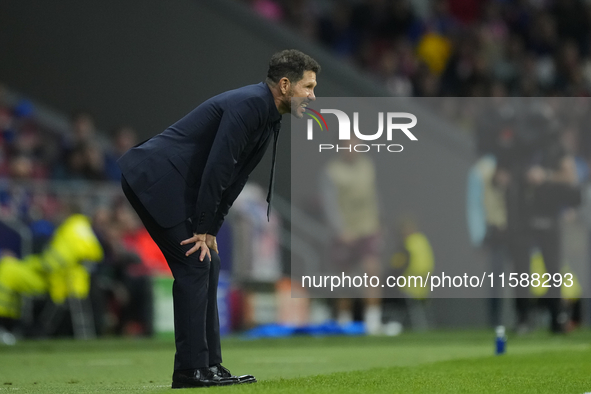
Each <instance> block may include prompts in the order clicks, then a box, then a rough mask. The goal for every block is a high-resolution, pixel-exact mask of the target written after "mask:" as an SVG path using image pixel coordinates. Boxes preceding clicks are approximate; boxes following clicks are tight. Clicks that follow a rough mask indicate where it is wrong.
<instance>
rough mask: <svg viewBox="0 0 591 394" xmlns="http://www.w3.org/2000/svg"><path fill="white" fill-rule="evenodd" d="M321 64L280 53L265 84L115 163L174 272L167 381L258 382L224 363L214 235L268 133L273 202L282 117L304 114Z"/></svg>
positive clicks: (209, 107) (208, 108)
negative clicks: (172, 354) (170, 362)
mask: <svg viewBox="0 0 591 394" xmlns="http://www.w3.org/2000/svg"><path fill="white" fill-rule="evenodd" d="M319 71H320V66H319V65H318V63H317V62H316V61H315V60H314V59H312V58H311V57H309V56H308V55H305V54H303V53H302V52H299V51H297V50H285V51H282V52H278V53H276V54H275V55H273V56H272V58H271V61H270V62H269V70H268V73H267V79H266V81H265V82H261V83H259V84H256V85H249V86H245V87H242V88H239V89H236V90H231V91H228V92H225V93H222V94H220V95H218V96H215V97H213V98H211V99H209V100H207V101H205V102H204V103H202V104H201V105H199V106H198V107H197V108H195V109H194V110H193V111H191V112H190V113H189V114H188V115H186V116H185V117H184V118H182V119H181V120H179V121H178V122H176V123H175V124H173V125H172V126H170V127H168V128H167V129H166V130H164V132H162V133H160V134H158V135H156V136H154V137H153V138H151V139H149V140H148V141H146V142H144V143H142V144H140V145H138V146H136V147H134V148H132V149H131V150H129V151H128V152H127V153H126V154H125V155H123V157H121V159H119V161H118V163H119V166H120V168H121V172H122V174H123V176H122V180H121V182H122V187H123V191H124V193H125V195H126V196H127V198H128V199H129V201H130V203H131V205H132V206H133V207H134V209H135V210H136V212H137V213H138V215H139V217H140V218H141V220H142V222H143V223H144V225H145V226H146V229H147V230H148V232H149V233H150V235H151V236H152V238H153V239H154V241H155V242H156V244H157V245H158V246H159V247H160V249H161V250H162V253H163V254H164V256H165V257H166V261H167V262H168V265H169V266H170V269H171V271H172V274H173V276H174V285H173V299H174V319H175V320H174V324H175V343H176V355H175V362H174V373H173V382H172V387H173V388H182V387H207V386H220V385H227V384H235V383H246V382H256V379H255V378H254V377H253V376H251V375H244V376H240V377H236V376H234V375H232V374H230V372H229V371H228V370H227V369H226V368H224V367H223V366H222V365H221V362H222V355H221V347H220V335H219V322H218V311H217V301H216V299H217V285H218V276H219V269H220V260H219V256H218V250H217V243H216V238H215V237H216V234H217V232H218V230H219V229H220V227H221V225H222V223H223V221H224V217H225V216H226V214H227V213H228V211H229V209H230V207H231V206H232V203H233V202H234V200H235V199H236V197H238V195H239V194H240V192H241V191H242V188H243V187H244V185H245V184H246V181H247V179H248V176H249V174H250V173H251V172H252V170H253V169H254V168H255V167H256V165H257V164H258V163H259V161H260V160H261V158H262V157H263V155H264V153H265V151H266V149H267V146H268V145H269V143H270V141H271V138H272V137H273V139H274V146H273V164H272V169H271V180H270V184H269V194H268V196H267V201H268V202H269V205H270V204H271V197H272V186H273V177H274V166H275V154H276V148H277V136H278V133H279V129H280V125H281V124H280V121H281V115H282V114H285V113H291V114H292V115H294V116H297V117H300V118H301V117H302V116H303V113H304V111H305V108H306V106H307V105H308V103H309V102H310V101H312V100H315V96H314V87H315V86H316V74H317V73H318V72H319ZM195 252H198V253H195Z"/></svg>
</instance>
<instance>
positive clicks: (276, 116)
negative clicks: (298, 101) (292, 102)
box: [261, 82, 281, 122]
mask: <svg viewBox="0 0 591 394" xmlns="http://www.w3.org/2000/svg"><path fill="white" fill-rule="evenodd" d="M261 84H263V85H264V86H265V88H266V93H267V100H269V120H271V122H279V121H280V120H281V114H280V113H279V110H278V109H277V105H275V98H274V97H273V93H271V88H269V85H267V83H266V82H261Z"/></svg>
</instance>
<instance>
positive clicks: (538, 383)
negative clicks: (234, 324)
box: [0, 330, 591, 394]
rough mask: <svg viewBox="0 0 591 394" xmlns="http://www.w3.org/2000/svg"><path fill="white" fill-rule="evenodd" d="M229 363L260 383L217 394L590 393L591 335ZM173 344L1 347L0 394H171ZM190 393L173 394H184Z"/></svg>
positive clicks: (481, 339)
mask: <svg viewBox="0 0 591 394" xmlns="http://www.w3.org/2000/svg"><path fill="white" fill-rule="evenodd" d="M223 349H224V364H225V365H226V366H227V367H228V368H230V370H231V371H233V372H234V373H236V374H243V373H251V374H254V375H255V376H256V377H257V378H258V379H259V383H256V384H251V385H243V386H230V387H222V388H208V389H193V391H194V390H207V391H208V392H215V393H553V394H555V393H577V394H583V393H589V392H591V332H590V331H588V330H584V331H578V332H574V333H571V334H569V335H566V336H551V335H550V334H546V333H542V332H539V333H534V334H530V335H528V336H525V337H513V336H510V337H509V340H508V342H507V354H505V355H502V356H495V355H494V354H493V353H494V333H493V332H492V331H449V332H447V331H445V332H443V331H437V332H426V333H404V334H402V335H401V336H399V337H326V338H312V337H296V338H287V339H265V340H252V341H245V340H241V339H238V338H229V339H226V340H225V341H224V343H223ZM173 354H174V343H173V341H172V340H171V339H146V340H129V339H127V340H126V339H102V340H94V341H73V340H46V341H23V342H20V343H18V344H17V345H16V346H13V347H6V346H2V347H0V394H1V393H11V392H13V393H15V394H21V393H23V394H24V393H42V394H43V393H52V394H54V393H60V394H61V393H140V392H142V393H164V392H171V389H170V383H171V374H172V361H173ZM186 391H189V392H191V390H184V391H178V390H175V391H174V392H186Z"/></svg>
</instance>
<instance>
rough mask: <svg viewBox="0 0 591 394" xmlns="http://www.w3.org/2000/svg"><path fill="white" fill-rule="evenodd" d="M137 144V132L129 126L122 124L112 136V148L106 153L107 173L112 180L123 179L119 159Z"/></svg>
mask: <svg viewBox="0 0 591 394" xmlns="http://www.w3.org/2000/svg"><path fill="white" fill-rule="evenodd" d="M136 144H137V133H136V132H135V130H134V129H132V128H131V127H128V126H121V127H119V128H118V129H117V130H115V133H114V135H113V138H112V148H111V150H109V151H107V152H106V154H105V175H106V177H107V179H108V180H110V181H121V170H120V169H119V166H118V165H117V160H118V159H119V158H120V157H121V156H123V154H124V153H125V152H127V151H128V150H130V149H131V148H133V147H134V145H136Z"/></svg>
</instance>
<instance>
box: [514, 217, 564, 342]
mask: <svg viewBox="0 0 591 394" xmlns="http://www.w3.org/2000/svg"><path fill="white" fill-rule="evenodd" d="M532 247H538V248H539V249H540V252H541V253H542V256H543V258H544V265H545V266H546V271H547V272H548V273H549V274H550V275H554V274H555V273H560V253H561V251H560V227H559V225H558V219H556V220H555V221H554V222H553V225H552V226H550V227H548V228H546V229H543V230H541V229H526V230H524V231H523V232H521V233H520V234H518V235H515V236H514V237H512V241H511V242H510V252H511V255H512V259H513V261H514V264H515V271H516V272H518V273H520V274H521V273H529V271H530V261H531V250H532ZM560 296H561V295H560V287H554V286H553V285H552V287H550V288H548V292H547V293H546V294H545V295H544V297H543V298H542V300H541V303H542V304H545V306H546V307H547V308H548V310H549V311H550V315H551V329H552V330H553V331H559V330H560V323H559V321H558V319H559V315H560V313H561V310H562V308H561V300H560ZM517 297H518V298H517V299H516V300H515V301H516V302H515V306H516V309H517V319H518V321H519V323H526V322H527V320H528V314H529V310H530V309H531V304H532V299H531V295H530V294H529V288H527V287H521V286H519V287H517Z"/></svg>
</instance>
